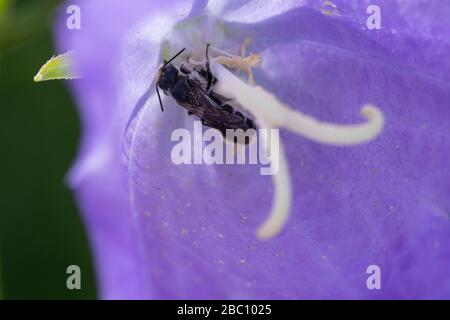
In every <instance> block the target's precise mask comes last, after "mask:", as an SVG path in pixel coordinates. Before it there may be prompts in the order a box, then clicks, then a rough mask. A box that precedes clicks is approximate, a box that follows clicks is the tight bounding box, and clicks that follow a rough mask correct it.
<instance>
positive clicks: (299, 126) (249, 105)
mask: <svg viewBox="0 0 450 320" xmlns="http://www.w3.org/2000/svg"><path fill="white" fill-rule="evenodd" d="M211 67H212V69H213V74H214V76H215V77H216V78H217V80H218V81H217V84H215V87H214V91H215V92H216V93H218V94H220V95H222V96H224V97H229V98H233V99H235V100H236V101H237V102H238V103H239V105H241V106H242V107H243V108H244V109H246V110H247V111H249V112H250V113H251V114H252V115H253V116H254V117H255V120H256V122H257V124H258V125H259V127H260V128H267V129H270V128H286V129H289V130H291V131H292V132H295V133H297V134H300V135H302V136H305V137H307V138H309V139H311V140H314V141H317V142H321V143H327V144H333V145H352V144H359V143H363V142H367V141H370V140H372V139H374V138H375V137H377V136H378V135H379V134H380V132H381V130H382V129H383V125H384V117H383V114H382V113H381V111H380V110H379V109H378V108H377V107H375V106H371V105H367V106H365V107H363V108H362V110H361V114H362V115H363V116H364V117H365V118H366V119H367V120H368V121H367V122H366V123H362V124H357V125H337V124H331V123H326V122H320V121H318V120H316V119H314V118H312V117H309V116H307V115H305V114H303V113H301V112H299V111H296V110H293V109H291V108H289V107H288V106H287V105H285V104H283V103H282V102H280V101H279V100H278V99H277V98H276V97H275V96H274V95H273V94H271V93H269V92H267V91H265V90H264V89H263V88H262V87H258V86H249V85H247V84H246V83H244V82H243V81H241V80H240V79H239V78H238V77H236V76H235V75H234V74H232V73H231V72H230V71H228V70H227V69H226V68H225V67H223V66H222V65H220V64H219V63H217V62H215V61H214V62H213V63H212V65H211ZM266 145H268V144H266ZM269 147H270V146H269ZM273 158H274V159H275V161H279V171H278V173H277V174H275V175H274V176H273V181H274V188H275V190H274V200H273V205H272V210H271V213H270V215H269V217H268V218H267V220H266V221H265V222H264V223H263V224H262V225H261V227H260V229H259V230H258V233H257V235H258V237H259V238H261V239H268V238H271V237H273V236H275V235H277V234H278V233H279V232H280V231H281V230H282V228H283V226H284V225H285V223H286V221H287V220H288V217H289V212H290V208H291V182H290V177H289V170H288V164H287V160H286V157H285V154H284V149H283V146H282V144H281V142H280V154H279V156H278V159H277V157H273Z"/></svg>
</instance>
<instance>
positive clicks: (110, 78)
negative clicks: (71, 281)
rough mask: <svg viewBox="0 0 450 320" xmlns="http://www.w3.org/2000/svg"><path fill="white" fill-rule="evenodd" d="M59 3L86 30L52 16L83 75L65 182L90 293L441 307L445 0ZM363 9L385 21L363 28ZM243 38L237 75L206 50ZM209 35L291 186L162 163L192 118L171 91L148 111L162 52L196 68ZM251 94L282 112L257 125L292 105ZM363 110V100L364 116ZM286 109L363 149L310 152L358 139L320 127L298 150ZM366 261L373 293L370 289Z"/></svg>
mask: <svg viewBox="0 0 450 320" xmlns="http://www.w3.org/2000/svg"><path fill="white" fill-rule="evenodd" d="M71 4H72V5H73V4H76V5H78V6H79V7H80V9H81V13H82V14H81V18H82V20H81V29H80V30H68V29H67V28H66V19H67V14H66V12H65V10H64V11H62V12H61V15H60V16H59V20H58V23H57V27H56V33H57V45H58V48H59V50H60V51H61V52H65V51H69V50H74V52H75V55H74V63H75V67H76V71H77V72H79V73H80V74H82V76H83V79H82V80H76V81H73V82H71V83H70V85H71V89H72V91H73V94H74V97H75V99H76V102H77V104H78V106H79V110H80V114H81V120H82V124H83V132H84V134H83V137H82V143H81V148H80V152H79V155H78V158H77V161H76V163H75V165H74V166H73V168H72V170H71V172H70V174H69V179H70V184H71V186H72V188H73V190H74V192H75V194H76V197H77V200H78V203H79V206H80V209H81V211H82V213H83V215H84V220H85V222H86V226H87V229H88V233H89V235H90V240H91V243H92V247H93V253H94V256H95V264H96V270H97V275H98V280H99V287H100V291H101V297H102V298H105V299H111V298H125V299H126V298H138V299H143V298H151V299H155V298H173V299H178V298H184V299H197V298H204V299H215V298H222V299H233V298H243V299H247V298H248V299H301V298H315V299H316V298H317V299H325V298H326V299H336V298H344V299H384V298H389V299H404V298H427V299H428V298H447V299H448V298H450V277H449V275H448V270H449V268H450V219H449V218H450V170H449V169H448V168H449V162H450V139H448V137H449V136H450V59H449V56H450V37H449V36H448V35H449V34H450V20H449V19H448V17H450V4H443V3H437V2H432V3H430V2H429V1H422V0H411V1H407V2H405V1H396V0H391V1H383V0H379V1H370V3H369V1H356V0H355V1H353V0H350V1H343V0H341V1H338V0H334V1H333V2H329V1H325V2H321V1H283V2H274V1H252V0H247V1H210V2H207V1H196V2H195V1H194V2H192V1H187V0H186V1H168V0H166V1H148V0H134V1H133V2H132V3H129V4H125V3H124V2H123V1H118V0H97V1H82V0H80V1H78V2H75V3H73V1H71ZM373 5H377V7H371V8H369V6H373ZM373 10H375V11H373ZM376 10H379V14H380V17H381V20H380V21H379V23H380V24H381V29H378V28H374V29H372V28H370V27H369V23H371V21H370V19H371V15H373V14H374V13H375V14H376ZM247 38H251V42H250V43H248V45H247V47H246V51H247V53H246V54H247V56H251V54H257V55H258V57H259V58H260V65H259V66H256V64H255V66H254V67H253V66H252V68H250V69H249V70H240V78H237V77H236V76H233V74H232V73H230V72H228V71H226V69H225V68H224V67H223V66H222V65H223V64H224V63H222V65H221V64H220V61H219V60H220V59H219V58H220V57H222V59H223V58H224V57H225V58H226V57H228V58H230V57H231V58H234V57H237V56H238V55H239V48H241V47H242V44H243V43H244V42H246V39H247ZM206 43H211V46H212V48H213V50H212V52H211V58H212V60H213V73H214V74H215V75H217V77H218V79H219V81H218V90H222V92H226V93H228V94H233V95H234V96H233V98H236V100H238V101H239V102H241V104H242V105H243V107H244V108H245V107H249V108H252V107H254V108H258V107H261V108H266V109H264V110H269V111H268V114H269V116H267V115H265V116H264V115H260V116H258V115H257V116H256V117H255V118H256V119H255V120H256V121H257V122H258V120H259V123H264V124H266V125H267V126H268V127H272V126H273V127H280V128H281V130H280V134H281V139H282V141H283V146H284V148H283V150H284V153H285V158H284V159H282V160H285V161H286V164H287V166H288V167H285V168H286V170H287V171H286V172H285V173H286V176H287V177H288V178H289V179H288V180H286V179H282V180H280V181H281V182H280V181H278V182H277V181H275V184H273V183H272V179H271V177H270V176H262V175H260V171H259V167H258V166H247V165H245V166H244V165H206V164H203V165H176V164H174V163H173V162H172V160H171V149H172V148H173V142H171V140H170V137H171V133H172V132H173V131H174V130H175V129H177V128H187V129H189V130H190V131H192V130H193V128H194V124H193V123H194V118H193V117H188V116H187V115H186V111H185V110H184V109H182V108H181V107H179V106H178V105H177V104H176V103H175V101H174V100H173V99H172V98H170V97H165V98H164V99H163V103H164V108H165V112H164V113H162V112H161V110H160V107H159V102H158V99H157V96H156V92H155V82H154V81H155V77H156V76H157V73H158V70H159V67H160V64H161V63H162V60H163V59H168V58H170V56H172V55H173V54H174V53H176V52H177V51H179V50H180V49H182V48H186V51H185V52H184V53H183V55H184V56H183V57H180V59H182V60H183V59H184V60H186V59H187V58H188V55H189V56H190V57H192V59H193V61H195V60H198V59H199V57H203V56H204V50H205V44H206ZM214 50H215V51H214ZM227 54H229V55H228V56H227ZM233 61H239V60H233ZM222 62H223V60H222ZM225 65H226V64H225ZM226 66H227V65H226ZM228 67H230V65H228ZM232 67H233V66H231V68H230V70H231V69H233V68H232ZM238 69H239V68H238ZM241 69H242V68H241ZM231 71H234V70H231ZM242 71H251V72H252V74H253V76H254V81H255V83H256V85H257V87H255V86H252V85H247V84H245V83H246V80H247V75H246V74H245V72H242ZM227 77H229V78H227ZM227 79H229V80H227ZM239 79H241V80H239ZM223 84H227V85H229V86H227V85H223ZM234 84H236V85H237V86H238V87H237V89H236V90H231V89H230V88H235V87H233V85H234ZM246 88H249V89H248V90H254V89H255V88H260V89H261V91H262V92H263V93H261V94H262V95H263V97H264V98H267V99H268V100H265V101H269V100H270V97H273V98H274V100H275V102H274V103H273V104H271V103H268V105H278V104H279V105H281V106H284V107H286V108H288V109H289V110H290V111H289V112H292V113H289V115H292V116H293V117H284V118H283V119H282V120H280V121H279V122H276V121H275V120H274V123H267V121H269V122H270V121H272V120H273V119H275V118H276V117H277V116H280V114H281V115H284V113H283V112H282V111H283V110H284V111H286V110H287V109H276V110H282V111H280V113H277V112H275V111H273V110H275V109H271V108H267V106H266V105H264V104H261V105H260V106H259V105H258V106H254V104H252V103H250V104H249V105H248V106H245V105H244V104H245V102H246V101H243V100H242V99H241V100H240V97H239V94H240V93H241V92H244V91H245V90H247V89H246ZM227 90H228V91H230V90H231V92H228V91H227ZM249 92H252V93H253V92H254V91H249ZM265 94H266V95H265ZM255 99H257V98H255ZM244 100H245V98H244ZM252 101H255V100H252ZM256 101H259V100H256ZM270 101H271V100H270ZM368 104H370V105H373V106H376V108H373V109H370V110H371V111H370V110H369V114H368V117H367V118H368V119H369V120H368V121H367V122H363V120H361V119H360V116H359V112H360V109H361V107H362V106H365V105H368ZM365 110H366V111H367V109H365ZM294 111H295V112H294ZM255 112H256V113H258V112H260V111H258V110H256V111H255ZM286 112H288V111H286ZM299 112H301V113H302V114H304V115H308V116H311V117H314V118H315V119H320V121H323V122H326V123H335V124H336V123H339V124H342V125H344V124H347V125H352V127H351V128H353V129H358V128H359V129H361V130H362V131H358V134H359V135H357V136H356V137H357V138H358V137H360V138H358V139H360V140H361V141H360V142H363V141H368V140H371V139H372V138H375V139H373V140H371V141H370V142H368V143H364V144H356V145H353V146H348V147H341V146H333V145H332V146H330V145H326V144H323V143H318V142H317V141H319V142H327V143H330V142H333V141H331V140H333V139H334V140H336V141H334V142H335V143H333V144H338V145H340V144H347V143H345V141H348V139H351V138H352V137H355V135H352V134H351V132H350V133H349V135H347V131H345V132H343V131H342V132H341V133H342V134H343V135H344V136H345V139H344V138H343V139H344V140H339V139H340V138H339V135H337V136H335V135H334V134H333V133H335V132H336V131H330V132H331V133H332V134H331V135H328V136H326V139H325V138H320V139H313V140H315V141H311V140H310V139H311V138H313V137H309V136H308V133H310V132H311V131H310V130H306V132H303V134H306V136H307V138H309V139H306V138H304V137H302V136H299V132H298V131H301V129H298V128H299V127H296V126H295V125H290V124H289V123H290V122H289V121H294V120H292V119H293V118H294V119H295V117H296V116H295V115H299V114H300V113H299ZM294 114H295V115H294ZM383 115H384V117H383ZM382 118H384V128H383V129H382V131H381V128H382ZM375 120H377V121H378V122H376V121H375ZM296 123H298V122H296ZM313 124H314V125H313V126H312V127H311V128H318V131H317V133H318V134H321V133H323V130H322V129H326V125H325V127H324V126H323V125H324V123H322V122H320V123H319V122H314V123H313ZM316 125H317V127H316ZM371 125H372V127H371ZM308 128H309V127H308ZM339 128H341V127H333V128H331V129H333V130H334V129H339ZM345 128H347V127H342V128H341V129H344V130H346V129H345ZM359 129H358V130H359ZM366 129H367V130H366ZM296 130H297V131H296ZM349 130H351V129H349ZM338 132H340V131H339V130H338ZM364 134H367V137H366V138H367V139H362V138H361V135H362V136H363V135H364ZM378 134H379V136H378V137H376V135H378ZM337 140H339V141H340V142H339V141H337ZM353 142H356V141H353ZM352 144H353V143H352ZM274 180H276V179H274ZM286 181H290V184H289V185H285V184H284V182H286ZM277 183H278V184H277ZM274 186H275V188H274ZM286 188H287V189H286ZM277 190H278V191H280V190H281V191H282V192H281V193H282V194H281V196H280V197H281V198H277V197H276V192H277ZM286 190H287V192H289V199H284V200H283V199H282V198H283V194H285V193H284V192H285V191H286ZM274 192H275V202H276V201H277V199H278V200H280V199H281V200H280V201H281V202H280V203H282V207H283V206H284V205H285V207H283V208H284V209H286V210H284V211H283V208H282V209H281V210H280V212H281V211H283V212H285V213H286V212H288V213H289V214H290V215H289V217H287V216H286V217H285V218H286V219H285V220H283V222H282V223H281V224H280V225H279V226H278V227H275V229H274V230H275V232H272V233H271V236H270V237H266V238H268V239H266V240H265V241H263V240H261V239H260V238H264V237H260V238H258V237H257V236H255V232H256V231H257V230H260V229H259V228H260V227H261V224H262V223H263V222H264V221H267V220H266V219H267V216H268V214H269V212H272V213H273V212H274V211H271V209H272V205H273V203H275V202H273V199H272V197H273V196H274ZM283 201H284V202H283ZM287 209H288V210H287ZM275 211H276V210H275ZM272 231H273V230H272ZM269 238H270V239H269ZM374 265H375V266H378V267H379V271H380V272H381V279H380V283H381V288H378V289H372V290H371V289H369V287H370V286H368V283H367V279H368V278H369V276H370V274H368V273H367V270H371V269H370V268H371V266H374Z"/></svg>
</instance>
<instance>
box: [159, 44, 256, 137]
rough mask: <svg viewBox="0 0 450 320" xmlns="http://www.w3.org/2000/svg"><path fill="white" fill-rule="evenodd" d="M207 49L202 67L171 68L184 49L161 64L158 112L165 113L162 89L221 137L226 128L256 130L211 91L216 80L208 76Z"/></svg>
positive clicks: (241, 115)
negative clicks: (159, 106)
mask: <svg viewBox="0 0 450 320" xmlns="http://www.w3.org/2000/svg"><path fill="white" fill-rule="evenodd" d="M208 48H209V45H207V46H206V64H205V66H197V65H192V64H189V63H188V64H182V65H181V66H180V68H179V69H178V68H177V67H176V66H174V65H173V64H172V63H171V62H172V61H173V60H174V59H175V58H177V57H178V56H179V55H180V54H181V53H182V52H183V51H184V50H185V49H183V50H181V51H180V52H178V53H177V54H176V55H175V56H174V57H172V58H171V59H170V60H169V61H164V65H163V66H162V67H161V68H160V70H159V73H158V77H157V80H156V91H157V93H158V98H159V103H160V105H161V111H164V108H163V105H162V101H161V96H160V94H159V89H161V90H163V92H164V94H166V95H168V96H172V98H174V99H175V101H176V102H177V104H178V105H180V106H181V107H183V108H185V109H186V110H187V111H188V114H189V115H192V114H194V115H196V116H198V117H199V118H200V119H201V121H202V124H203V125H205V126H207V127H210V128H214V129H217V130H219V131H220V132H221V133H222V135H223V136H224V137H226V129H234V130H236V129H242V130H244V132H245V131H246V130H248V129H256V126H255V124H254V122H253V121H252V120H251V119H250V118H248V117H246V116H244V115H243V114H242V113H241V112H239V111H237V110H235V109H234V108H233V107H232V106H230V105H229V104H227V103H224V102H223V100H224V98H222V97H220V96H218V95H217V94H215V93H214V91H213V90H212V86H213V84H214V83H215V82H216V81H217V79H215V78H214V76H213V74H212V73H211V69H210V65H209V58H208ZM158 88H159V89H158ZM235 142H237V141H235ZM245 143H246V144H248V143H249V139H247V138H246V140H245Z"/></svg>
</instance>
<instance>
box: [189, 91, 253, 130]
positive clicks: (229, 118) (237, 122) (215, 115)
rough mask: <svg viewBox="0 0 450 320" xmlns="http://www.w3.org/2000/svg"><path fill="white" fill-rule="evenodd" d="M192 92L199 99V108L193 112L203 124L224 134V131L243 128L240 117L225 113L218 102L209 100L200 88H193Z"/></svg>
mask: <svg viewBox="0 0 450 320" xmlns="http://www.w3.org/2000/svg"><path fill="white" fill-rule="evenodd" d="M194 90H196V93H197V95H198V97H199V102H200V105H201V107H198V111H199V113H200V114H201V115H200V114H198V113H197V112H195V113H196V114H197V115H198V116H200V117H201V118H202V119H203V121H204V124H205V125H207V126H209V127H213V128H216V129H218V130H220V131H223V132H225V130H226V129H239V128H243V126H245V122H244V119H243V118H242V116H240V115H238V114H235V113H230V112H228V111H226V110H225V109H224V108H223V107H222V105H220V104H219V102H218V101H217V100H215V99H213V98H211V97H210V96H209V95H208V94H207V93H206V92H205V91H204V90H202V88H200V87H198V86H195V87H194Z"/></svg>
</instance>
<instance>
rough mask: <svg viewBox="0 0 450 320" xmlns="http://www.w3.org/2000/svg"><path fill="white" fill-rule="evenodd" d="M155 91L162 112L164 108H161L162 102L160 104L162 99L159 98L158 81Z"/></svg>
mask: <svg viewBox="0 0 450 320" xmlns="http://www.w3.org/2000/svg"><path fill="white" fill-rule="evenodd" d="M156 93H157V94H158V99H159V105H160V106H161V111H162V112H164V108H163V104H162V100H161V95H160V94H159V89H158V83H156Z"/></svg>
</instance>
